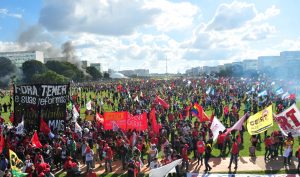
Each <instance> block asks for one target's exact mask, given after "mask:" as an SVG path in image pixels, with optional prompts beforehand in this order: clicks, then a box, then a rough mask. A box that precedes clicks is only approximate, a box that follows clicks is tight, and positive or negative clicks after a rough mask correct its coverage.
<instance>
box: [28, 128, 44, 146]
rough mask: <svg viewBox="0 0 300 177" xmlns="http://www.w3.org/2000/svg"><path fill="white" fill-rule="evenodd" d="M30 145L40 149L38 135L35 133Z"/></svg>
mask: <svg viewBox="0 0 300 177" xmlns="http://www.w3.org/2000/svg"><path fill="white" fill-rule="evenodd" d="M31 144H32V145H33V146H34V147H35V148H42V147H43V146H42V144H41V142H40V140H39V137H38V134H37V132H36V131H35V132H34V134H33V136H32V138H31Z"/></svg>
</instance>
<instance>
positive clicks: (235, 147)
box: [228, 138, 239, 170]
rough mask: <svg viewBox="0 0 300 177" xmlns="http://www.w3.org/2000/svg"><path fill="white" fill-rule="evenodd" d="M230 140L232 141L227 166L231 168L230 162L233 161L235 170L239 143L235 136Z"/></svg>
mask: <svg viewBox="0 0 300 177" xmlns="http://www.w3.org/2000/svg"><path fill="white" fill-rule="evenodd" d="M232 141H233V144H232V149H231V156H230V162H229V166H228V168H229V169H231V164H232V162H233V161H234V163H235V167H234V169H235V170H236V169H237V166H238V156H239V145H238V143H237V141H236V139H235V138H234V139H233V140H232Z"/></svg>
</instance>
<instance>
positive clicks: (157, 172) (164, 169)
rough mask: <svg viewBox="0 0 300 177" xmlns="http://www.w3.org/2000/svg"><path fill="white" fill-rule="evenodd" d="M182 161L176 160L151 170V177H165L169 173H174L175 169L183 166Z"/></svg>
mask: <svg viewBox="0 0 300 177" xmlns="http://www.w3.org/2000/svg"><path fill="white" fill-rule="evenodd" d="M181 162H182V159H178V160H175V161H173V162H171V163H169V164H167V165H164V166H161V167H158V168H154V169H151V170H150V173H149V177H164V176H166V175H167V174H168V173H170V172H173V171H174V168H175V167H176V166H177V165H179V164H181Z"/></svg>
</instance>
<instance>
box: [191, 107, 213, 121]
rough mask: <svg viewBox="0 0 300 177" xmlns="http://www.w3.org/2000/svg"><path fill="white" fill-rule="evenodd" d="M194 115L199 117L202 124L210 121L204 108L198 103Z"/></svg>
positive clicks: (193, 109)
mask: <svg viewBox="0 0 300 177" xmlns="http://www.w3.org/2000/svg"><path fill="white" fill-rule="evenodd" d="M192 114H193V115H194V116H196V117H198V119H199V121H200V122H205V121H210V119H209V117H208V116H207V115H206V113H205V112H204V110H203V108H202V106H200V105H199V104H198V103H195V104H194V106H193V107H192Z"/></svg>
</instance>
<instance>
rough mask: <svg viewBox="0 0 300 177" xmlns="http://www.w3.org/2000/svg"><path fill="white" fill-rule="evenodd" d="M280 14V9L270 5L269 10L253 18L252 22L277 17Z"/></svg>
mask: <svg viewBox="0 0 300 177" xmlns="http://www.w3.org/2000/svg"><path fill="white" fill-rule="evenodd" d="M279 14H280V9H279V8H277V7H276V6H275V5H272V6H271V7H270V8H268V9H267V10H266V11H265V12H264V13H259V14H257V16H256V17H255V19H254V21H263V20H267V19H269V18H271V17H274V16H277V15H279Z"/></svg>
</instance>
